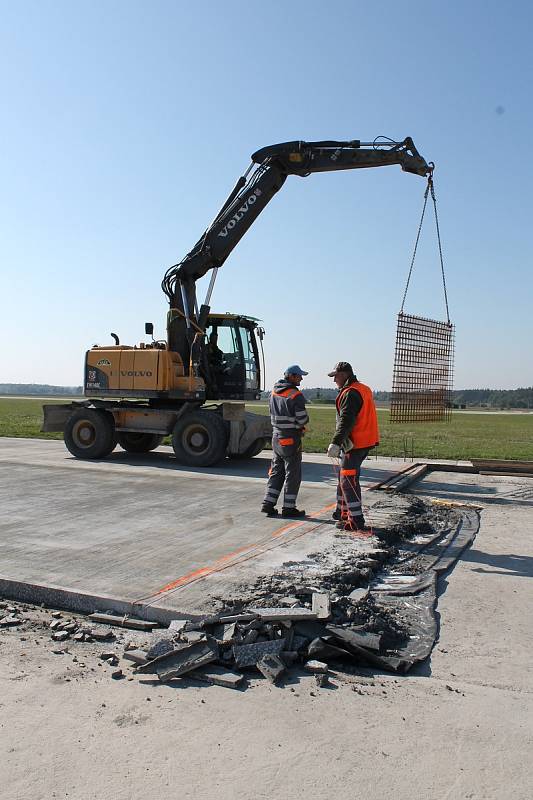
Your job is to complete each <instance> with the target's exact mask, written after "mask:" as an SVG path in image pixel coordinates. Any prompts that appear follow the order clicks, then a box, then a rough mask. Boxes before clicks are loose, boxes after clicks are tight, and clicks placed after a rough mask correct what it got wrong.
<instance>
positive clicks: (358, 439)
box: [335, 381, 379, 449]
mask: <svg viewBox="0 0 533 800" xmlns="http://www.w3.org/2000/svg"><path fill="white" fill-rule="evenodd" d="M350 389H357V391H358V392H359V394H360V395H361V397H362V398H363V405H362V406H361V410H360V411H359V414H358V415H357V417H356V418H355V424H354V426H353V428H352V430H351V431H350V433H349V434H348V435H349V437H350V440H351V442H352V444H353V446H354V447H355V448H357V449H362V448H365V447H375V445H377V444H379V428H378V415H377V412H376V406H375V403H374V396H373V394H372V389H371V388H370V387H369V386H365V384H364V383H359V382H358V381H354V382H353V383H350V385H349V386H346V387H345V388H344V389H341V391H340V392H339V394H338V395H337V399H336V401H335V405H336V406H337V414H339V413H340V412H339V408H340V400H341V398H342V397H343V396H344V395H345V394H346V392H349V391H350Z"/></svg>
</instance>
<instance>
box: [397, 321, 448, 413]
mask: <svg viewBox="0 0 533 800" xmlns="http://www.w3.org/2000/svg"><path fill="white" fill-rule="evenodd" d="M454 343H455V326H454V325H452V323H451V322H439V321H438V320H434V319H426V318H425V317H415V316H412V315H411V314H404V313H403V312H400V313H399V314H398V328H397V331H396V351H395V354H394V372H393V376H392V395H391V407H390V421H391V422H395V423H406V422H449V421H450V419H451V409H452V389H453V359H454Z"/></svg>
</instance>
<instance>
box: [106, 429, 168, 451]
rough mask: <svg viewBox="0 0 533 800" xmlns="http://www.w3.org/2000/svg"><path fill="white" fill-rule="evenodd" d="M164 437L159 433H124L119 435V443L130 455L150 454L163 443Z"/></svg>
mask: <svg viewBox="0 0 533 800" xmlns="http://www.w3.org/2000/svg"><path fill="white" fill-rule="evenodd" d="M163 439H164V436H159V434H157V433H133V432H132V431H123V432H122V433H117V441H118V443H119V445H120V446H121V447H122V449H123V450H126V452H128V453H149V452H150V450H155V449H156V447H159V445H160V444H161V442H162V441H163Z"/></svg>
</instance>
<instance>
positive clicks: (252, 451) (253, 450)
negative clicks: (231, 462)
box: [230, 439, 270, 461]
mask: <svg viewBox="0 0 533 800" xmlns="http://www.w3.org/2000/svg"><path fill="white" fill-rule="evenodd" d="M269 441H270V440H269V439H256V440H255V442H254V443H253V444H251V445H250V447H249V448H248V449H247V450H245V451H244V453H231V455H230V458H231V459H235V460H236V461H242V460H243V459H245V458H254V456H257V455H259V453H260V452H261V450H264V449H265V446H266V444H267V442H269Z"/></svg>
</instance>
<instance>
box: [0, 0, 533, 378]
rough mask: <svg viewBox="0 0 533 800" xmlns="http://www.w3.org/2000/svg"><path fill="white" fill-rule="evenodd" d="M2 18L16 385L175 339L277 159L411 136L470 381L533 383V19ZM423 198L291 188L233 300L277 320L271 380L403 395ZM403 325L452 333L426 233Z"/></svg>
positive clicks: (448, 15) (199, 9) (135, 6)
mask: <svg viewBox="0 0 533 800" xmlns="http://www.w3.org/2000/svg"><path fill="white" fill-rule="evenodd" d="M0 10H1V14H2V26H1V28H0V66H1V69H0V87H1V94H2V103H1V107H0V115H1V119H0V122H1V124H0V137H1V148H0V164H1V175H2V180H1V184H0V234H1V235H0V263H1V280H0V289H1V297H2V314H1V321H0V333H1V337H2V350H1V355H0V382H8V381H9V382H46V383H54V384H68V385H72V384H80V383H81V381H82V366H83V357H84V352H85V350H86V349H87V348H88V347H90V346H91V345H92V344H94V343H99V344H104V343H106V342H110V341H111V340H110V337H109V332H110V331H115V332H117V333H118V334H119V335H120V337H121V341H123V342H124V343H129V344H133V343H135V342H138V341H139V340H141V339H143V338H144V322H145V321H146V320H151V321H153V322H154V324H155V329H156V335H157V336H159V337H163V336H164V320H165V315H166V310H167V306H166V298H165V297H164V295H163V293H162V292H161V289H160V281H161V278H162V276H163V274H164V272H165V270H166V268H167V267H168V266H169V265H170V264H173V263H175V262H176V261H178V260H179V259H180V258H181V257H182V256H183V255H184V254H185V253H186V252H188V250H189V249H190V248H191V246H192V245H193V244H194V243H195V242H196V240H197V238H198V236H199V235H200V233H201V232H202V231H203V230H204V228H205V226H206V225H207V224H208V222H209V221H210V220H211V219H212V218H213V217H214V215H215V213H216V212H217V211H218V209H219V207H220V205H221V204H222V202H223V201H224V199H225V197H226V196H227V194H228V193H229V191H230V189H231V188H232V186H233V185H234V183H235V180H236V179H237V177H238V176H239V175H240V174H242V172H243V171H244V169H245V168H246V167H247V165H248V163H249V157H250V154H251V153H252V152H254V151H255V150H256V149H258V148H259V147H262V146H265V145H268V144H271V143H274V142H280V141H286V140H292V139H304V140H313V139H322V138H334V139H352V138H359V139H361V140H363V141H370V140H372V139H374V138H375V137H376V136H378V135H387V136H390V137H392V138H396V139H403V138H404V137H405V136H407V135H410V136H412V137H413V139H414V141H415V143H416V145H417V147H418V149H419V150H420V152H421V153H422V154H423V155H424V156H425V157H426V159H427V160H433V161H435V162H436V165H437V169H436V173H435V186H436V191H437V199H438V204H439V213H440V221H441V233H442V237H443V246H444V255H445V264H446V271H447V281H448V291H449V302H450V316H451V319H452V321H453V322H454V323H455V324H456V329H457V331H456V379H455V385H456V387H457V388H465V387H466V388H471V387H481V386H491V387H502V388H512V387H515V386H524V385H531V384H532V382H533V375H532V361H533V359H532V357H531V341H532V338H533V337H532V333H533V331H532V327H533V324H532V322H531V319H532V313H531V301H532V295H533V291H532V290H533V265H532V261H533V259H532V252H533V247H532V242H531V227H532V223H531V218H532V215H531V205H532V204H531V187H532V180H531V179H532V171H533V167H532V159H531V156H530V153H529V149H530V145H531V139H532V136H531V134H532V132H533V130H532V129H533V124H532V123H533V111H532V103H531V85H532V77H533V75H532V72H533V70H532V60H533V59H532V56H531V41H530V32H531V25H532V22H533V12H532V10H531V5H530V4H527V3H525V2H524V3H522V2H514V3H513V2H511V3H510V4H508V5H507V6H504V5H502V4H501V3H497V2H492V1H491V0H489V2H467V3H459V2H455V0H452V1H451V2H447V3H441V2H440V3H436V2H424V3H422V2H413V3H408V4H407V5H403V6H399V5H398V3H392V2H387V1H386V0H385V2H382V3H378V4H369V3H365V4H363V3H357V2H351V3H350V2H348V3H341V4H338V5H331V6H328V5H327V4H325V3H319V2H316V1H315V0H310V1H308V2H305V3H304V2H300V1H299V0H298V1H297V2H279V1H278V0H274V1H273V2H269V3H267V2H263V3H259V2H248V3H225V4H221V3H216V2H211V1H209V2H199V3H194V4H192V3H189V2H181V1H180V0H175V2H162V1H161V0H152V1H151V2H143V3H141V2H131V1H130V2H122V1H121V0H115V1H114V2H105V3H104V2H99V0H95V1H94V2H90V3H89V2H74V3H72V2H68V3H67V2H39V3H35V2H21V3H12V2H5V0H4V1H3V2H1V3H0ZM424 188H425V182H424V180H423V179H422V178H418V177H416V176H412V175H408V174H405V173H403V172H401V170H400V168H399V167H386V168H383V169H378V170H368V171H365V170H363V171H354V172H345V173H338V174H336V173H330V174H324V175H314V176H310V177H308V178H305V179H301V178H296V177H292V178H289V179H288V180H287V182H286V184H285V186H284V187H283V189H282V190H281V191H280V192H279V194H278V195H277V196H276V197H275V198H274V199H273V200H272V202H271V203H270V205H269V206H268V207H267V208H266V209H265V211H264V212H263V214H262V215H261V216H260V217H259V218H258V220H257V221H256V223H255V224H254V226H253V227H252V228H251V229H250V231H249V232H248V233H247V234H246V236H245V238H244V239H243V240H242V241H241V243H240V244H239V245H238V246H237V248H236V249H235V250H234V251H233V253H232V255H231V256H230V257H229V259H228V260H227V261H226V263H225V265H224V267H223V269H222V270H221V271H220V274H219V277H218V281H217V285H216V289H215V293H214V297H213V303H212V305H213V308H214V310H219V311H235V312H239V313H247V314H250V315H252V316H256V317H259V318H261V319H262V320H263V322H264V325H265V327H266V329H267V337H266V339H265V346H266V353H267V360H268V370H267V381H268V382H271V381H272V380H274V379H275V378H276V377H277V376H278V375H279V373H280V372H281V371H282V370H283V368H284V367H285V366H287V365H288V364H289V363H294V362H298V363H300V364H302V366H304V368H306V369H307V370H308V371H309V373H310V375H309V377H308V379H306V384H307V385H309V386H316V385H323V386H327V385H329V384H330V381H331V379H329V378H327V377H326V374H325V373H327V372H328V371H329V369H330V368H331V365H332V364H333V363H335V362H336V361H338V360H350V361H351V362H352V363H353V365H354V366H355V368H356V370H357V373H358V376H359V378H360V379H361V380H363V381H365V382H367V383H369V384H370V385H371V386H373V387H374V388H376V389H385V388H390V383H391V374H392V360H393V353H394V337H395V324H396V314H397V312H398V310H399V307H400V304H401V298H402V293H403V288H404V285H405V280H406V277H407V271H408V267H409V260H410V256H411V251H412V247H413V243H414V238H415V235H416V229H417V225H418V220H419V214H420V210H421V205H422V198H423V192H424ZM430 221H431V219H428V223H429V222H430ZM202 294H203V292H202V291H200V295H202ZM406 311H409V312H411V313H414V314H419V315H421V316H430V317H435V318H443V314H444V303H443V299H442V288H441V284H440V273H439V266H438V259H437V248H436V242H435V237H434V232H433V229H432V227H431V226H430V225H429V224H427V225H426V229H425V232H424V234H423V238H422V242H421V245H420V252H419V257H418V260H417V266H416V267H415V273H414V277H413V283H412V288H411V289H410V292H409V295H408V300H407V303H406Z"/></svg>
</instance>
